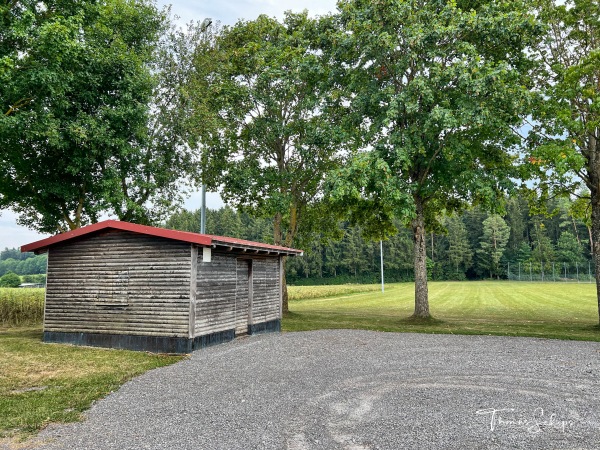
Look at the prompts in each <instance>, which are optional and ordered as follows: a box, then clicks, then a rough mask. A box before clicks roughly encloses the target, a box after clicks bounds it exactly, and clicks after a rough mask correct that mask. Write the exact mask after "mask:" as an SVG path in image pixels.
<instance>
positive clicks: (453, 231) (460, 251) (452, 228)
mask: <svg viewBox="0 0 600 450" xmlns="http://www.w3.org/2000/svg"><path fill="white" fill-rule="evenodd" d="M446 229H447V230H448V244H449V245H448V253H447V257H448V259H449V260H450V262H451V264H452V267H453V269H455V274H456V275H457V276H459V278H460V279H464V273H465V272H466V271H467V269H468V268H469V267H470V265H471V262H472V260H473V251H472V250H471V246H470V245H469V240H468V239H467V228H466V227H465V224H464V222H463V221H462V219H461V218H460V217H457V216H452V217H448V218H447V219H446ZM459 268H460V269H462V275H458V274H459V273H461V272H459Z"/></svg>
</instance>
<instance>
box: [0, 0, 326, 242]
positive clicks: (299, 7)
mask: <svg viewBox="0 0 600 450" xmlns="http://www.w3.org/2000/svg"><path fill="white" fill-rule="evenodd" d="M157 1H158V4H159V5H160V6H162V5H168V4H171V5H172V7H171V12H172V14H174V15H177V16H179V22H180V23H182V24H183V23H187V22H189V21H191V20H194V21H196V20H204V19H205V18H207V17H210V18H211V19H213V21H218V20H220V21H221V23H222V24H223V25H233V24H235V23H236V22H237V21H238V20H239V19H245V20H253V19H255V18H256V17H258V16H259V15H261V14H267V15H268V16H271V17H277V18H279V19H281V18H282V17H283V13H284V12H285V11H287V10H291V11H294V12H300V11H303V10H305V9H306V10H308V12H309V14H310V15H311V16H315V15H323V14H327V13H328V12H333V11H335V4H336V2H335V1H334V0H222V1H210V0H202V1H193V0H174V1H164V0H157ZM207 204H208V207H209V208H218V207H220V206H221V205H222V204H223V202H222V201H221V199H220V197H219V195H218V194H209V195H208V197H207ZM199 206H200V195H199V194H195V195H192V196H191V197H190V198H189V199H188V200H187V201H186V203H185V207H186V208H188V209H197V208H198V207H199ZM44 237H47V236H46V235H40V234H38V233H36V232H34V231H31V230H29V229H27V228H25V227H22V226H19V225H17V216H16V215H15V214H14V213H12V212H11V211H1V215H0V249H4V248H5V247H8V248H12V247H20V246H21V245H24V244H28V243H29V242H32V241H36V240H38V239H42V238H44Z"/></svg>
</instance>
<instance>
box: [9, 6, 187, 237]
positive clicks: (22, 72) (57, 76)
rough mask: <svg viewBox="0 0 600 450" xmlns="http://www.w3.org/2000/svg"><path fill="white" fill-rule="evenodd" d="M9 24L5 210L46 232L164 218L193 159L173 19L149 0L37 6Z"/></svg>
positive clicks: (16, 10) (20, 9) (15, 12)
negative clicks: (186, 143) (171, 44)
mask: <svg viewBox="0 0 600 450" xmlns="http://www.w3.org/2000/svg"><path fill="white" fill-rule="evenodd" d="M0 20H1V21H2V24H3V26H2V28H1V30H0V111H1V114H0V146H1V147H2V150H3V151H2V153H1V155H0V207H4V208H6V207H8V208H11V209H12V210H14V211H15V212H17V213H18V214H19V215H20V219H19V220H20V222H21V223H22V224H25V225H27V226H29V227H31V228H35V229H37V230H39V231H42V232H56V231H65V230H68V229H73V228H77V227H79V226H81V225H83V224H86V223H89V222H95V221H97V220H98V217H99V215H100V214H102V213H109V214H111V213H112V214H114V215H116V216H117V217H119V218H120V219H122V220H130V221H135V222H142V223H148V222H152V221H153V220H155V219H156V216H157V215H158V216H160V212H161V211H164V209H165V207H167V206H169V205H170V204H171V203H173V201H174V199H175V198H177V196H178V193H177V190H176V185H175V183H176V181H177V179H178V178H180V176H181V174H182V169H183V167H184V166H185V164H186V162H187V157H186V155H185V154H182V153H181V150H180V149H181V144H182V142H181V139H180V134H179V133H178V131H177V129H176V126H177V121H176V120H173V117H172V116H173V111H176V112H177V114H184V113H185V111H182V108H181V105H180V104H174V103H175V102H174V101H173V98H176V97H174V95H173V94H174V93H176V92H177V91H176V89H174V87H173V82H172V81H171V80H174V79H176V78H177V77H176V75H177V73H174V72H177V71H176V70H174V69H173V68H172V67H169V64H168V62H169V61H170V60H172V58H169V56H170V55H169V52H168V50H164V49H166V48H167V41H168V37H163V38H162V41H161V36H163V35H164V34H165V33H167V31H168V19H167V16H166V15H165V14H164V13H161V12H159V11H158V10H157V9H156V7H155V6H154V4H153V3H151V2H149V1H146V0H103V1H91V2H68V1H60V0H50V1H43V2H38V1H28V0H27V1H22V2H21V1H20V2H3V3H2V6H0ZM159 44H160V45H159ZM161 49H162V51H161ZM171 53H172V52H171ZM165 72H169V73H168V74H166V73H165ZM169 83H170V84H169ZM157 213H158V214H157Z"/></svg>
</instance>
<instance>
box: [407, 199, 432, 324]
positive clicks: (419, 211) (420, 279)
mask: <svg viewBox="0 0 600 450" xmlns="http://www.w3.org/2000/svg"><path fill="white" fill-rule="evenodd" d="M415 207H416V217H415V218H414V219H413V220H412V222H411V226H412V231H413V237H414V270H415V313H414V314H413V317H418V318H428V317H430V314H429V297H428V292H427V246H426V242H425V215H424V212H423V200H422V199H421V198H420V197H419V196H415Z"/></svg>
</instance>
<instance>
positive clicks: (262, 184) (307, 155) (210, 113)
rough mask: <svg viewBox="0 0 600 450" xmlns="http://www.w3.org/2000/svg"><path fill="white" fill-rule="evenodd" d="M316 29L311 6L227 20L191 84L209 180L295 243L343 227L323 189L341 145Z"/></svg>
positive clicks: (280, 238) (278, 237) (277, 237)
mask: <svg viewBox="0 0 600 450" xmlns="http://www.w3.org/2000/svg"><path fill="white" fill-rule="evenodd" d="M315 27H316V24H315V22H314V21H313V20H312V19H309V18H308V17H307V14H306V13H303V14H291V13H287V14H286V16H285V18H284V21H283V22H282V23H279V22H278V21H276V20H275V19H271V18H268V17H266V16H260V17H258V18H257V19H256V20H254V21H240V22H238V23H237V24H236V25H235V26H233V27H225V28H224V29H223V31H222V32H221V33H219V34H218V36H216V38H215V42H214V43H212V44H210V45H208V44H207V45H203V46H199V47H198V51H197V54H196V61H195V66H196V72H197V75H196V78H195V79H194V80H193V81H192V82H191V87H190V89H191V92H193V96H194V108H195V113H196V117H197V120H198V126H197V127H196V130H197V138H198V141H199V143H200V144H201V147H200V148H201V159H202V162H201V165H200V167H201V168H202V169H201V170H202V172H201V177H202V180H203V181H204V182H205V183H206V184H207V185H208V186H209V187H211V188H217V187H220V189H221V194H222V197H223V198H224V200H225V201H226V202H228V203H230V204H232V205H233V206H235V207H236V208H238V209H240V210H243V211H252V212H253V213H254V214H255V215H258V216H260V217H265V218H271V219H273V220H274V241H275V243H277V244H284V245H288V246H291V245H292V244H294V245H298V243H297V242H296V238H297V237H300V238H302V237H307V236H310V235H311V234H312V233H313V232H314V231H315V230H317V231H322V230H328V229H332V230H335V229H336V228H335V226H331V221H330V220H329V218H330V217H331V214H330V212H329V211H328V210H327V208H326V207H325V205H324V204H323V196H322V194H321V193H322V189H323V180H324V175H325V173H326V172H327V171H329V170H330V169H332V168H334V167H336V165H337V162H338V159H339V151H340V146H339V145H336V144H338V143H339V137H338V136H336V135H335V134H334V133H332V128H331V127H330V125H329V119H328V117H327V116H326V115H325V114H324V110H325V107H326V103H325V102H326V98H325V96H326V94H327V92H326V91H325V90H324V81H325V80H326V79H327V77H328V71H329V70H330V69H329V67H328V66H327V65H325V64H323V63H322V57H321V56H320V54H319V52H317V51H316V47H315ZM301 244H302V242H301ZM301 244H300V245H301Z"/></svg>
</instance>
